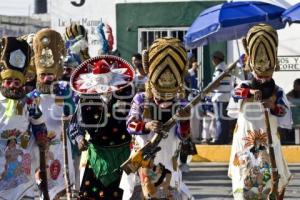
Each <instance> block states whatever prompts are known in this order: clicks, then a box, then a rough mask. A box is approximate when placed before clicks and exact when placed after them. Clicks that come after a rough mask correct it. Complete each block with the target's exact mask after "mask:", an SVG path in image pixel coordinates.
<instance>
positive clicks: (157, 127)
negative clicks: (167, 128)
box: [145, 120, 163, 133]
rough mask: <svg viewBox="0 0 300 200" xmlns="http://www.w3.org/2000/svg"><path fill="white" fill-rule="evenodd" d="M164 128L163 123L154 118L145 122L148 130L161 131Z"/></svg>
mask: <svg viewBox="0 0 300 200" xmlns="http://www.w3.org/2000/svg"><path fill="white" fill-rule="evenodd" d="M162 128H163V124H162V123H161V122H159V121H156V120H152V121H150V122H147V123H146V124H145V129H146V131H151V132H155V133H159V132H161V130H162Z"/></svg>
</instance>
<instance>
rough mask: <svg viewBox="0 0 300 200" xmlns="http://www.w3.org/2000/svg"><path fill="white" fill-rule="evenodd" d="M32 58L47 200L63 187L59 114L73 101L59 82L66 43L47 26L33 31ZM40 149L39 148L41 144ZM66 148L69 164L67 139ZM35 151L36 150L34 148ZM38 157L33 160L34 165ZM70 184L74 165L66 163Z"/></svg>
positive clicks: (58, 192) (68, 107)
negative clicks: (41, 125)
mask: <svg viewBox="0 0 300 200" xmlns="http://www.w3.org/2000/svg"><path fill="white" fill-rule="evenodd" d="M33 49H34V56H35V58H34V61H35V66H36V72H37V89H36V90H35V91H33V92H31V94H32V95H36V96H37V97H38V99H39V108H40V109H41V111H42V112H43V117H44V119H45V123H46V126H47V130H48V134H47V141H48V145H47V146H46V147H43V148H46V152H45V159H46V160H45V162H46V172H47V180H48V190H49V196H50V199H54V198H55V197H56V196H59V195H61V194H60V193H61V192H63V190H64V189H65V187H66V185H65V181H64V156H63V142H62V140H61V138H62V117H63V116H65V115H66V113H69V112H71V110H72V106H74V105H72V104H70V103H68V101H66V100H67V99H68V98H70V97H71V96H72V95H71V94H70V92H71V90H69V91H68V90H65V86H64V83H62V82H59V79H60V77H61V75H62V72H63V59H64V56H65V44H64V41H63V39H62V37H61V35H60V34H59V33H58V32H56V31H54V30H52V29H49V28H45V29H42V30H40V31H38V32H37V33H36V34H35V37H34V40H33ZM40 148H41V147H40ZM67 148H68V158H69V159H68V163H72V162H73V161H72V155H71V146H70V142H68V144H67ZM35 154H38V151H35ZM38 167H39V160H37V161H36V168H38ZM66 173H69V174H70V178H71V183H74V181H75V180H74V166H73V165H71V164H70V165H69V171H68V172H66Z"/></svg>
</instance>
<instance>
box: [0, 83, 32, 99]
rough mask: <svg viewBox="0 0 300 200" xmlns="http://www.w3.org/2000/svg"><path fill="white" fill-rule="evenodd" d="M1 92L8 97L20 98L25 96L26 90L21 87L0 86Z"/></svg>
mask: <svg viewBox="0 0 300 200" xmlns="http://www.w3.org/2000/svg"><path fill="white" fill-rule="evenodd" d="M0 91H1V94H2V95H3V96H5V97H6V98H9V99H22V98H24V97H25V95H26V92H25V90H24V88H23V87H20V88H6V87H4V86H1V87H0Z"/></svg>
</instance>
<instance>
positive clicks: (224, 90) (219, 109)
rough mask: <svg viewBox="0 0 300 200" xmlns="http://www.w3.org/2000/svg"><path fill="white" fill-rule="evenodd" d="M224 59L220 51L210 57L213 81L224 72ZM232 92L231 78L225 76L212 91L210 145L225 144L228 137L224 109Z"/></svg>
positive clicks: (227, 125) (227, 118)
mask: <svg viewBox="0 0 300 200" xmlns="http://www.w3.org/2000/svg"><path fill="white" fill-rule="evenodd" d="M224 59H225V57H224V54H223V53H222V52H221V51H216V52H214V53H213V55H212V63H213V65H214V66H215V71H214V74H213V81H214V80H215V79H216V78H217V77H218V76H219V75H220V74H221V73H222V72H223V71H224V70H225V68H226V64H225V62H224V61H225V60H224ZM231 90H233V81H232V76H230V75H227V76H226V77H225V78H224V79H223V80H222V81H221V82H220V85H219V87H217V88H216V89H215V90H213V91H212V103H213V107H214V114H215V118H216V138H215V139H213V140H212V141H211V143H212V144H226V143H228V137H229V130H230V127H229V117H228V116H227V114H226V108H227V106H228V102H229V99H230V92H231Z"/></svg>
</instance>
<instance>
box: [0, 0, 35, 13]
mask: <svg viewBox="0 0 300 200" xmlns="http://www.w3.org/2000/svg"><path fill="white" fill-rule="evenodd" d="M33 5H34V0H0V15H10V16H28V15H32V13H33V10H34V7H33Z"/></svg>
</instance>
